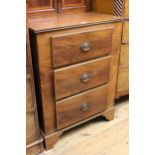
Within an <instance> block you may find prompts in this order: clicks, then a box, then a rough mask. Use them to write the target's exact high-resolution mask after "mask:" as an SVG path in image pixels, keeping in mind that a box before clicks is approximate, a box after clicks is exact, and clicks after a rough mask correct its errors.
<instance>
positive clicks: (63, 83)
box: [54, 57, 110, 100]
mask: <svg viewBox="0 0 155 155" xmlns="http://www.w3.org/2000/svg"><path fill="white" fill-rule="evenodd" d="M109 67H110V57H106V58H100V59H96V60H92V61H88V62H86V63H81V64H77V65H73V66H70V67H65V68H62V69H58V70H55V71H54V79H55V97H56V100H60V99H62V98H65V97H68V96H71V95H74V94H77V93H80V92H82V91H85V90H88V89H90V88H93V87H97V86H100V85H103V84H105V83H107V82H108V80H109ZM85 75H87V76H88V78H89V79H88V80H87V81H83V79H82V78H83V76H85Z"/></svg>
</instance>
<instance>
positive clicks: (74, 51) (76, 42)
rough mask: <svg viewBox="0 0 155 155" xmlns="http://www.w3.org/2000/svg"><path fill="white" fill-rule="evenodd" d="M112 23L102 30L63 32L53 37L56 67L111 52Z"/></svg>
mask: <svg viewBox="0 0 155 155" xmlns="http://www.w3.org/2000/svg"><path fill="white" fill-rule="evenodd" d="M112 28H113V27H112V25H111V26H109V27H108V28H105V29H104V28H103V29H102V30H96V31H87V32H79V33H76V34H70V35H69V34H67V33H66V34H65V35H64V34H63V35H62V36H61V35H58V37H57V36H55V37H53V38H52V47H53V63H54V67H60V66H64V65H69V64H73V63H76V62H81V61H85V60H89V59H93V58H99V57H102V56H105V55H108V54H110V52H111V45H112V30H113V29H112Z"/></svg>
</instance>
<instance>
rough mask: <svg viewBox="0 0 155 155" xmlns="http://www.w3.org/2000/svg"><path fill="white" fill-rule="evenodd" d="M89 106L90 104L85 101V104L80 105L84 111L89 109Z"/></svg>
mask: <svg viewBox="0 0 155 155" xmlns="http://www.w3.org/2000/svg"><path fill="white" fill-rule="evenodd" d="M88 108H89V105H88V104H87V103H84V104H82V105H81V106H80V109H81V110H82V111H87V110H88Z"/></svg>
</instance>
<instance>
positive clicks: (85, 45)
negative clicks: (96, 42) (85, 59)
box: [81, 42, 90, 52]
mask: <svg viewBox="0 0 155 155" xmlns="http://www.w3.org/2000/svg"><path fill="white" fill-rule="evenodd" d="M81 50H82V51H83V52H87V51H89V50H90V43H89V42H84V43H82V44H81Z"/></svg>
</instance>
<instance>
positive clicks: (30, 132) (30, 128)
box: [26, 112, 38, 142]
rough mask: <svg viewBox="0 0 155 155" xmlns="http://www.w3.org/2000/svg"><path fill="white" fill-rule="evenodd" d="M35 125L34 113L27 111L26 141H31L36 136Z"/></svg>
mask: <svg viewBox="0 0 155 155" xmlns="http://www.w3.org/2000/svg"><path fill="white" fill-rule="evenodd" d="M37 136H38V132H37V126H36V122H35V113H34V112H31V113H27V114H26V141H27V142H28V141H33V140H34V139H35V138H37Z"/></svg>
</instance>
